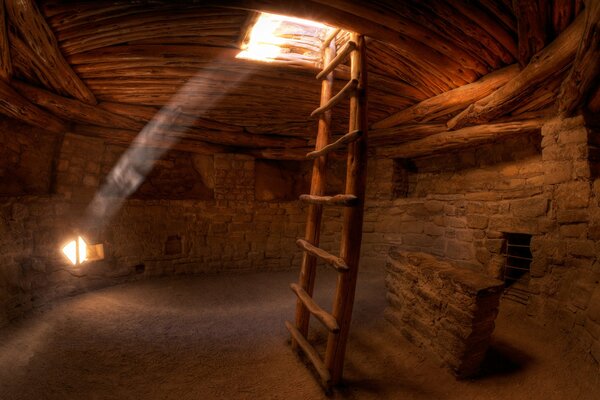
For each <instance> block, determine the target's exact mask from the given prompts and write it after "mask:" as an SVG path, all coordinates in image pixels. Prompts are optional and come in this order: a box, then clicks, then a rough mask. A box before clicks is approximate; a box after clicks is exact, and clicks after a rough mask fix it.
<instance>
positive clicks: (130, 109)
mask: <svg viewBox="0 0 600 400" xmlns="http://www.w3.org/2000/svg"><path fill="white" fill-rule="evenodd" d="M98 106H99V107H100V108H102V109H104V110H107V111H110V112H112V113H114V114H119V115H123V116H126V117H128V118H131V119H133V120H136V121H139V122H143V123H144V124H145V123H147V122H148V121H150V120H151V119H152V118H153V117H154V114H156V113H157V112H158V111H159V110H160V108H159V107H152V106H141V105H137V104H127V103H115V102H110V101H103V102H101V103H100V104H99V105H98ZM175 123H176V124H177V125H181V126H192V127H195V128H200V129H209V130H215V131H225V132H243V131H244V128H243V127H241V126H238V125H231V124H226V123H223V122H218V121H213V120H210V119H206V118H199V117H197V116H196V115H193V114H187V113H185V112H182V113H180V114H179V115H178V116H177V118H176V119H175ZM251 133H253V132H251Z"/></svg>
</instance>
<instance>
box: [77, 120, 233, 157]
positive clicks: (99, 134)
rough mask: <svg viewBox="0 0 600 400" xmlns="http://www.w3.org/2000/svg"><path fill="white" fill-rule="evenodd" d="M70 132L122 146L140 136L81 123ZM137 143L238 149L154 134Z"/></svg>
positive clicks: (192, 149) (205, 151) (200, 151)
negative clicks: (174, 139)
mask: <svg viewBox="0 0 600 400" xmlns="http://www.w3.org/2000/svg"><path fill="white" fill-rule="evenodd" d="M70 132H72V133H74V134H76V135H81V136H90V137H95V138H101V139H104V140H105V141H106V142H107V143H110V144H115V145H120V146H130V145H131V144H132V143H134V141H135V140H136V138H138V133H139V132H137V131H132V130H128V129H111V128H106V127H101V126H92V125H80V124H77V125H74V126H73V128H72V129H71V130H70ZM137 144H138V145H143V146H144V147H154V148H158V149H172V150H179V151H185V152H188V153H198V154H214V153H227V152H229V153H230V152H235V151H237V150H236V149H235V148H230V147H227V146H221V145H217V144H212V143H206V142H202V141H199V140H190V139H186V138H179V139H178V140H176V141H173V139H172V138H161V137H160V135H152V137H151V138H149V139H147V140H145V141H144V143H137Z"/></svg>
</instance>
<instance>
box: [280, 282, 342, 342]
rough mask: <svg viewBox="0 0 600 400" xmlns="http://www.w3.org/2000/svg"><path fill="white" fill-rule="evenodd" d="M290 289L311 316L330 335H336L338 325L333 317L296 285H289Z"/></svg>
mask: <svg viewBox="0 0 600 400" xmlns="http://www.w3.org/2000/svg"><path fill="white" fill-rule="evenodd" d="M290 288H291V289H292V291H293V292H294V293H296V296H298V298H299V299H300V301H302V303H303V304H304V305H305V306H306V308H307V309H308V311H310V312H311V314H312V315H314V316H315V318H317V319H318V320H319V321H321V323H322V324H323V325H325V327H326V328H327V329H329V331H330V332H331V333H338V332H339V331H340V326H339V325H338V323H337V321H336V319H335V318H334V317H333V315H331V314H329V313H328V312H327V311H325V310H323V309H322V308H321V307H320V306H319V305H318V304H317V303H315V301H314V299H313V298H312V297H310V295H309V294H308V293H306V291H305V290H304V289H302V288H301V287H300V285H298V284H297V283H291V284H290Z"/></svg>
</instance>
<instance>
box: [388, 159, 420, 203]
mask: <svg viewBox="0 0 600 400" xmlns="http://www.w3.org/2000/svg"><path fill="white" fill-rule="evenodd" d="M416 173H417V166H416V165H415V164H414V163H413V162H412V160H409V159H406V158H395V159H394V170H393V173H392V180H393V182H392V185H393V186H392V193H393V196H394V199H398V198H402V197H408V196H409V194H410V193H412V192H413V191H414V188H415V186H416V184H417V174H416Z"/></svg>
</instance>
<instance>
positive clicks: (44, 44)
mask: <svg viewBox="0 0 600 400" xmlns="http://www.w3.org/2000/svg"><path fill="white" fill-rule="evenodd" d="M5 5H6V11H7V15H8V16H9V19H10V22H11V24H12V26H14V27H15V29H17V30H18V31H19V33H20V37H21V38H22V39H23V40H24V41H25V42H26V44H27V45H28V47H29V48H30V49H31V50H32V51H33V53H34V54H35V56H36V57H38V58H39V59H40V60H41V61H42V62H40V63H39V64H40V66H42V67H43V71H41V72H42V73H43V74H45V75H56V77H57V78H58V79H57V81H59V82H60V83H61V85H62V87H61V89H62V91H64V92H65V93H67V94H69V95H70V96H72V97H74V98H76V99H79V100H81V101H83V102H86V103H88V104H95V103H96V99H95V97H94V95H93V93H92V92H91V91H90V90H89V89H88V88H87V87H86V86H85V84H84V83H83V82H82V81H81V79H79V77H78V76H77V75H76V74H75V72H74V71H73V69H72V68H71V66H70V65H69V64H68V63H67V61H66V60H65V59H64V57H63V55H62V53H61V51H60V49H59V47H58V43H57V41H56V38H55V37H54V33H53V32H52V30H51V29H50V27H49V26H48V24H47V23H46V20H45V19H44V17H43V16H42V14H41V13H40V10H39V9H38V7H37V5H36V3H35V1H33V0H19V1H17V0H6V2H5Z"/></svg>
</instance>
